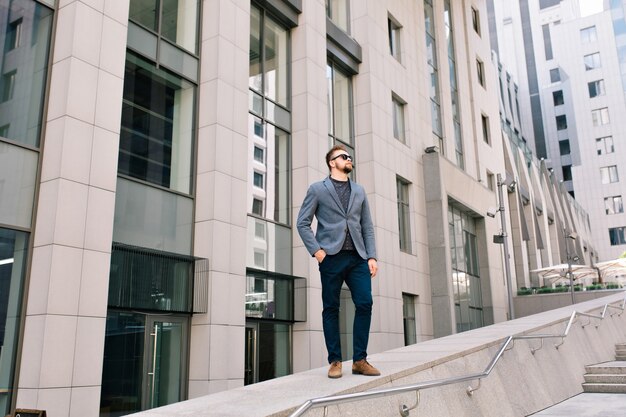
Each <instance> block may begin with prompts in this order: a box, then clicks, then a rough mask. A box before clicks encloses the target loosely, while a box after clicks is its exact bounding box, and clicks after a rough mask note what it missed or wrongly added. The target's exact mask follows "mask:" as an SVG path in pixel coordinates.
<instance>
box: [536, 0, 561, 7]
mask: <svg viewBox="0 0 626 417" xmlns="http://www.w3.org/2000/svg"><path fill="white" fill-rule="evenodd" d="M560 2H561V0H539V8H540V9H546V8H548V7H552V6H557V5H558V4H559V3H560Z"/></svg>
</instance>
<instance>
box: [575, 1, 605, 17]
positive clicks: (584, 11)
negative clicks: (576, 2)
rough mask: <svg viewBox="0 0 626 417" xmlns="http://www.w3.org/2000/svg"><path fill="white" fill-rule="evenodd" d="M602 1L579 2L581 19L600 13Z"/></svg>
mask: <svg viewBox="0 0 626 417" xmlns="http://www.w3.org/2000/svg"><path fill="white" fill-rule="evenodd" d="M602 3H603V1H602V0H580V14H581V16H582V17H585V16H589V15H592V14H596V13H600V12H601V11H602V10H603V9H602Z"/></svg>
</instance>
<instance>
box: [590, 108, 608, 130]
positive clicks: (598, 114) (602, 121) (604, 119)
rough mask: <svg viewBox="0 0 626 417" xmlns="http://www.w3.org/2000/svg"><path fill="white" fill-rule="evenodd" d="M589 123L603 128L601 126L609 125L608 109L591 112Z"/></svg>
mask: <svg viewBox="0 0 626 417" xmlns="http://www.w3.org/2000/svg"><path fill="white" fill-rule="evenodd" d="M591 121H592V122H593V125H594V126H603V125H606V124H609V109H608V107H604V108H601V109H596V110H591Z"/></svg>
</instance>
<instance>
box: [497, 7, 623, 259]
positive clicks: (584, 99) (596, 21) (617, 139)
mask: <svg viewBox="0 0 626 417" xmlns="http://www.w3.org/2000/svg"><path fill="white" fill-rule="evenodd" d="M488 7H489V10H490V26H491V33H492V40H493V42H492V47H493V48H494V49H495V50H499V52H498V53H499V55H500V59H501V60H502V61H503V62H505V63H506V64H507V65H508V67H509V68H510V69H511V71H512V72H513V73H514V74H515V76H516V77H517V78H518V79H519V80H520V91H521V92H522V96H523V99H522V101H521V105H522V107H524V108H525V109H527V111H526V114H528V115H529V117H528V118H527V119H526V120H525V121H524V123H525V125H526V127H527V129H532V131H533V132H534V133H535V135H534V139H535V140H534V142H533V143H532V144H531V146H532V147H534V149H536V154H537V155H538V156H539V157H540V158H545V159H546V163H547V165H548V168H549V169H550V170H554V172H555V174H556V175H557V177H558V178H559V179H560V180H561V181H563V184H564V186H565V188H566V189H567V190H568V192H569V193H570V194H571V195H572V196H574V197H575V198H576V200H577V201H578V202H579V203H580V204H581V206H582V207H584V209H585V210H586V211H587V213H589V216H590V223H591V227H592V229H593V230H594V237H593V246H594V247H595V248H596V256H597V257H598V259H599V260H610V259H615V258H617V257H618V256H620V255H621V254H622V253H623V252H624V250H625V249H626V239H625V235H624V233H625V230H626V228H625V225H626V214H625V213H624V205H623V195H624V193H625V192H626V189H625V187H624V185H623V181H620V171H624V170H626V166H624V161H626V153H625V152H626V150H625V149H623V147H622V146H621V145H620V143H621V142H622V138H623V136H624V131H625V126H624V120H623V117H621V115H622V114H624V112H625V111H626V100H625V96H624V91H625V90H624V85H625V84H624V82H623V81H624V70H623V66H624V65H623V64H624V60H625V59H626V58H624V56H625V55H624V53H623V50H624V45H622V44H623V40H622V38H623V33H624V29H623V28H624V26H625V25H626V21H625V20H624V10H625V9H624V7H625V3H623V2H622V1H619V0H612V1H604V2H602V1H597V2H591V1H578V0H568V1H554V0H542V1H538V2H535V1H526V0H522V1H520V2H514V3H513V2H506V1H494V0H490V1H489V4H488ZM514 51H524V53H523V54H521V53H516V52H514ZM529 139H530V138H529Z"/></svg>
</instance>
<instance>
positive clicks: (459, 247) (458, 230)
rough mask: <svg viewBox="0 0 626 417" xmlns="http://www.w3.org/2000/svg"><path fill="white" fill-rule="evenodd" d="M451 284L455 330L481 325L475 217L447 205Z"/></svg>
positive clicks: (481, 303)
mask: <svg viewBox="0 0 626 417" xmlns="http://www.w3.org/2000/svg"><path fill="white" fill-rule="evenodd" d="M448 233H449V237H450V255H451V260H452V288H453V292H454V311H455V318H456V330H457V332H463V331H466V330H471V329H476V328H478V327H482V326H484V318H483V302H482V290H481V281H480V265H479V259H478V242H477V238H476V224H475V220H474V219H473V218H472V217H470V216H468V214H467V213H466V212H465V210H462V209H460V208H457V207H455V206H454V205H453V204H449V205H448Z"/></svg>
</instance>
